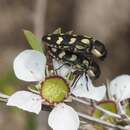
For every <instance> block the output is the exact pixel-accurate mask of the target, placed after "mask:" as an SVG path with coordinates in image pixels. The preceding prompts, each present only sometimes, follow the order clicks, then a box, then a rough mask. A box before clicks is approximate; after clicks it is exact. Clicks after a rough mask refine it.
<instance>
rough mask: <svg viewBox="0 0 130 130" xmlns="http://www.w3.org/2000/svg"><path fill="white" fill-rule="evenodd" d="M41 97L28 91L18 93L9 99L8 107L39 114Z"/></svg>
mask: <svg viewBox="0 0 130 130" xmlns="http://www.w3.org/2000/svg"><path fill="white" fill-rule="evenodd" d="M41 103H42V99H41V96H39V95H36V94H33V93H31V92H28V91H18V92H16V93H14V94H13V95H12V96H10V98H9V99H8V102H7V105H8V106H16V107H18V108H21V109H23V110H25V111H29V112H34V113H36V114H39V112H40V110H41Z"/></svg>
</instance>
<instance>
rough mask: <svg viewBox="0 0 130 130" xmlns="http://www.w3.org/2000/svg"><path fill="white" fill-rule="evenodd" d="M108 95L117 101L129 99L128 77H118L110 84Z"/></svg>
mask: <svg viewBox="0 0 130 130" xmlns="http://www.w3.org/2000/svg"><path fill="white" fill-rule="evenodd" d="M110 94H111V95H112V96H113V97H114V98H115V99H116V100H117V101H123V100H125V99H128V98H130V75H120V76H118V77H116V78H115V79H113V80H112V81H111V82H110Z"/></svg>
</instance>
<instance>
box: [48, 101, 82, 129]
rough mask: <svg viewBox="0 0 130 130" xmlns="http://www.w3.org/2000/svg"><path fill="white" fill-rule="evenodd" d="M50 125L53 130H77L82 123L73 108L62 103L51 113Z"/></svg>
mask: <svg viewBox="0 0 130 130" xmlns="http://www.w3.org/2000/svg"><path fill="white" fill-rule="evenodd" d="M48 124H49V126H50V127H51V128H52V129H53V130H77V129H78V128H79V124H80V121H79V117H78V114H77V112H76V111H75V110H74V109H73V108H72V107H70V106H68V105H66V104H64V103H61V104H59V105H57V106H56V107H55V108H54V109H53V110H52V111H51V113H50V115H49V119H48Z"/></svg>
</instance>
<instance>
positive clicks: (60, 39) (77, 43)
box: [42, 29, 107, 79]
mask: <svg viewBox="0 0 130 130" xmlns="http://www.w3.org/2000/svg"><path fill="white" fill-rule="evenodd" d="M42 40H43V41H44V42H46V45H47V46H48V48H49V51H48V52H49V54H50V55H51V56H52V57H53V58H55V59H57V60H59V61H62V62H63V63H66V62H67V63H68V64H70V65H71V66H72V67H74V68H75V69H76V70H77V71H79V72H85V73H86V74H88V75H89V76H90V77H91V78H93V79H96V78H98V77H99V76H100V68H99V66H98V64H97V63H96V62H95V59H101V60H103V59H104V58H105V57H106V55H107V50H106V48H105V46H104V44H102V43H101V42H100V41H97V40H94V39H93V38H92V37H88V36H86V35H77V34H74V33H72V32H67V33H62V32H61V30H59V29H57V30H56V31H55V32H54V33H52V34H47V35H45V36H43V38H42Z"/></svg>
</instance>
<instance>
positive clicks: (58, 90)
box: [5, 49, 130, 130]
mask: <svg viewBox="0 0 130 130" xmlns="http://www.w3.org/2000/svg"><path fill="white" fill-rule="evenodd" d="M61 66H62V67H61ZM13 68H14V72H15V75H16V77H17V78H18V79H20V80H23V81H26V82H35V83H36V86H35V89H36V90H31V91H18V92H15V93H14V94H12V95H11V96H6V97H5V98H7V105H8V106H16V107H18V108H21V109H23V110H25V111H28V112H33V113H36V114H39V113H40V111H41V109H42V105H47V106H49V107H51V108H52V111H51V112H50V114H49V118H48V124H49V126H50V127H51V128H52V129H53V130H70V129H71V130H77V129H78V128H79V126H80V120H79V115H78V113H77V112H76V111H75V110H74V109H73V108H72V107H71V106H69V105H67V104H66V102H67V101H68V100H69V99H70V98H71V97H72V96H74V97H76V98H87V99H88V98H89V99H92V100H94V101H102V100H104V99H106V93H108V95H109V96H110V97H111V100H113V101H115V102H116V103H117V104H118V105H120V107H121V102H122V101H124V100H126V99H128V98H130V76H129V75H122V76H119V77H117V78H115V79H114V80H112V81H111V82H110V84H109V86H106V85H102V86H98V87H95V86H94V85H93V84H92V81H91V80H90V78H89V77H88V78H87V79H86V75H85V74H83V75H82V76H81V77H80V78H79V79H78V80H77V82H76V84H73V83H72V81H73V78H72V79H70V75H71V72H72V68H71V67H70V66H68V65H63V64H62V63H60V62H59V61H57V60H54V59H53V72H51V71H50V70H48V64H47V57H46V56H45V55H44V54H43V53H42V52H39V51H36V50H31V49H30V50H24V51H23V52H21V53H20V54H18V56H17V57H16V58H15V60H14V64H13ZM86 85H87V86H86ZM124 112H125V111H124ZM63 122H64V125H63ZM64 126H66V127H64Z"/></svg>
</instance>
